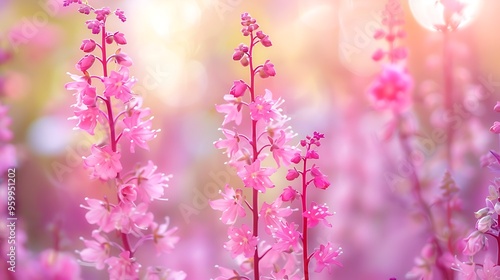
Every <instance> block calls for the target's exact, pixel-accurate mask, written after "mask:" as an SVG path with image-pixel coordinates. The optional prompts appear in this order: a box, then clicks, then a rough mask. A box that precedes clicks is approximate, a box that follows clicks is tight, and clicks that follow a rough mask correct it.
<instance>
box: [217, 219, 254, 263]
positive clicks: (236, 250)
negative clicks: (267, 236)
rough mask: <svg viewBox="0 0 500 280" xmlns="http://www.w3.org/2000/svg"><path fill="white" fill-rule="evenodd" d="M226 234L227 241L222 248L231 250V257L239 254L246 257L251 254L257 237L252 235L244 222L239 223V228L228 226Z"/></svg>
mask: <svg viewBox="0 0 500 280" xmlns="http://www.w3.org/2000/svg"><path fill="white" fill-rule="evenodd" d="M227 234H228V236H229V241H227V242H226V244H225V245H224V248H225V249H226V250H229V251H231V256H232V257H233V258H234V257H236V256H238V255H241V254H243V255H244V256H245V257H247V258H249V257H251V256H253V254H254V252H255V247H256V246H257V237H255V236H253V235H252V232H251V231H250V228H248V226H247V225H246V224H243V225H241V228H236V227H229V229H228V232H227Z"/></svg>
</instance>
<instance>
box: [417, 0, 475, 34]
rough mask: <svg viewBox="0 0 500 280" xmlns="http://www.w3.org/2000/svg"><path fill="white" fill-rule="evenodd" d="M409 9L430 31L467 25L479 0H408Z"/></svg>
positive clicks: (453, 28)
mask: <svg viewBox="0 0 500 280" xmlns="http://www.w3.org/2000/svg"><path fill="white" fill-rule="evenodd" d="M409 2H410V9H411V12H412V14H413V16H414V17H415V19H416V20H417V22H418V23H419V24H420V25H422V26H423V27H425V28H427V29H429V30H432V31H443V30H455V29H457V28H463V27H465V26H467V25H468V24H469V23H470V22H471V21H472V20H473V19H474V18H475V17H476V16H477V14H478V12H479V10H480V7H481V4H482V1H481V0H409Z"/></svg>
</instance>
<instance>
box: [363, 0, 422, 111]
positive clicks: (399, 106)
mask: <svg viewBox="0 0 500 280" xmlns="http://www.w3.org/2000/svg"><path fill="white" fill-rule="evenodd" d="M382 16H383V20H382V24H383V25H385V26H386V30H383V29H379V30H376V31H375V34H374V38H375V39H377V40H385V41H386V42H387V44H388V46H389V48H388V50H383V49H381V48H380V49H378V50H377V51H375V53H374V54H373V56H372V59H373V60H375V61H381V60H382V59H384V58H387V59H388V61H389V63H387V64H384V65H383V66H382V67H383V68H382V72H381V73H380V75H379V76H378V78H377V79H376V80H375V81H374V82H373V83H372V84H371V86H370V88H369V89H368V94H369V97H370V99H371V101H372V102H373V104H374V107H375V108H377V109H381V110H382V109H391V110H395V111H402V110H404V109H405V108H407V107H408V105H409V100H410V98H409V93H410V92H411V90H412V87H413V79H412V77H411V76H410V75H409V74H408V71H407V70H406V66H405V65H404V60H405V59H406V57H407V51H406V48H405V47H403V46H397V45H396V42H397V41H396V40H397V39H401V38H404V37H405V36H406V33H405V31H404V30H403V29H402V28H401V25H402V24H404V20H403V17H402V8H401V4H400V3H399V0H389V2H388V3H387V4H386V5H385V10H384V11H383V13H382ZM400 61H401V62H402V63H399V62H400Z"/></svg>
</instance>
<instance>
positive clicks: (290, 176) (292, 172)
mask: <svg viewBox="0 0 500 280" xmlns="http://www.w3.org/2000/svg"><path fill="white" fill-rule="evenodd" d="M299 176H300V174H299V172H297V170H296V169H288V173H287V174H286V179H287V180H288V181H293V180H295V179H297V178H298V177H299Z"/></svg>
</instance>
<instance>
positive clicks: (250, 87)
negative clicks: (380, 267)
mask: <svg viewBox="0 0 500 280" xmlns="http://www.w3.org/2000/svg"><path fill="white" fill-rule="evenodd" d="M241 25H242V26H243V28H242V30H241V31H242V34H243V36H245V37H247V38H249V45H246V44H240V45H239V46H238V47H237V48H236V49H235V51H234V53H233V60H235V61H239V62H240V63H241V65H242V66H243V67H248V68H249V82H246V81H244V80H236V81H234V82H233V86H232V87H231V89H230V92H229V94H226V95H225V96H224V100H225V101H226V103H224V104H221V105H217V106H216V109H217V111H218V112H220V113H223V114H225V117H224V121H223V123H222V128H221V131H222V133H223V134H224V136H225V139H220V140H218V141H216V142H215V146H216V148H218V149H225V153H226V154H227V155H228V157H229V161H228V164H229V165H231V166H232V167H234V168H235V169H236V171H237V174H238V176H239V177H240V179H241V180H242V182H243V184H244V186H245V187H247V188H250V189H251V200H250V201H247V199H246V196H245V191H244V190H243V189H233V188H232V187H230V186H229V185H226V186H225V188H224V191H223V192H222V191H221V194H222V196H223V198H222V199H218V200H214V201H211V202H210V205H211V207H212V208H213V209H215V210H219V211H222V216H221V221H222V222H223V223H224V224H227V225H229V226H230V227H229V229H228V236H229V241H228V242H226V244H225V246H224V247H225V248H226V249H227V250H229V251H230V252H231V255H232V257H233V258H236V259H237V260H239V263H240V271H241V272H242V273H240V272H238V271H236V270H231V269H227V268H224V267H219V270H220V273H221V276H220V277H218V278H216V279H217V280H222V279H250V278H249V277H247V276H244V275H243V274H252V275H253V279H300V278H301V277H300V276H299V275H300V268H298V267H297V266H298V263H299V261H298V259H297V257H298V256H300V255H301V254H302V255H303V256H304V257H303V269H302V270H303V273H304V277H305V278H306V279H309V268H308V266H309V262H310V259H311V258H312V257H313V256H314V257H315V259H316V260H317V265H318V268H317V269H316V271H318V272H320V271H322V270H323V268H324V267H328V268H329V270H330V267H331V265H332V264H337V265H338V264H340V263H339V262H338V261H337V260H336V259H337V257H338V255H340V254H341V249H337V250H333V247H332V245H331V244H330V243H328V244H326V245H321V246H320V248H319V249H317V250H315V252H314V254H312V255H307V251H308V231H307V229H308V227H312V226H315V225H316V224H317V223H318V222H319V221H325V223H327V224H329V223H328V222H326V220H325V218H326V217H328V216H331V214H330V213H329V212H328V211H327V208H325V207H323V206H317V205H316V204H314V203H313V204H312V205H311V208H307V205H306V202H307V200H306V188H307V186H308V185H309V184H310V183H311V181H314V182H315V184H316V183H317V184H320V185H321V186H322V187H323V188H324V189H326V187H328V186H329V182H328V180H327V178H326V176H325V175H323V174H322V173H321V172H320V171H319V169H318V168H317V167H315V166H313V167H311V168H309V167H308V166H307V159H309V158H310V157H309V156H310V154H312V155H313V157H314V158H318V157H319V156H318V154H317V153H316V152H315V151H313V150H314V149H313V148H312V147H313V146H319V140H320V139H321V138H323V137H324V136H323V135H322V134H319V133H315V134H314V136H313V137H312V138H311V137H308V138H307V140H304V142H303V143H304V145H302V147H307V156H306V155H304V156H301V153H300V150H299V149H298V148H297V147H294V146H291V145H289V144H288V143H289V142H290V140H291V139H293V137H295V134H294V133H293V131H292V130H291V127H290V126H287V122H288V121H289V120H290V118H288V117H287V116H286V115H284V114H283V110H282V109H281V108H280V106H281V105H282V104H283V102H284V101H283V100H282V99H281V98H273V94H272V92H271V91H269V90H267V89H266V90H265V92H264V94H258V93H257V92H256V90H255V84H256V79H257V78H258V77H260V78H264V79H265V78H268V77H273V76H275V75H276V71H275V68H274V64H272V63H271V62H270V60H266V61H265V62H264V63H263V64H258V65H257V64H256V62H255V61H254V57H253V54H254V51H255V48H256V47H257V46H259V45H261V46H263V47H270V46H272V43H271V41H270V39H269V36H268V35H266V34H264V33H263V32H262V31H260V30H258V29H259V25H258V24H257V22H256V20H255V19H254V18H252V17H251V16H250V15H249V14H248V13H244V14H242V15H241ZM247 92H249V94H247ZM244 111H246V112H247V113H246V114H244V113H243V112H244ZM244 123H248V131H245V130H246V129H245V127H244V126H242V124H244ZM230 125H232V127H231V126H230ZM301 143H302V142H301ZM269 155H272V158H273V159H274V163H275V166H276V167H277V168H280V167H282V166H288V165H290V164H291V163H299V162H300V161H301V160H303V161H304V165H303V167H304V168H303V169H302V170H301V171H297V170H296V169H291V170H289V174H288V175H287V179H288V180H294V179H296V178H297V177H298V176H299V173H300V174H302V182H303V185H302V192H300V193H299V192H297V191H296V190H295V189H293V188H292V187H288V188H285V189H284V190H283V193H282V195H280V196H279V197H277V198H276V199H275V200H274V201H273V202H272V203H270V204H269V203H267V202H261V201H260V199H259V196H260V194H262V193H265V192H266V190H267V189H269V188H274V187H275V184H274V183H273V182H272V180H271V178H270V176H271V175H273V174H274V173H275V172H276V171H277V168H275V167H265V164H266V163H267V161H266V158H267V157H268V156H269ZM294 172H295V173H294ZM292 173H293V174H292ZM308 173H311V174H312V175H313V177H314V179H313V180H311V181H308V180H307V174H308ZM319 174H320V175H319ZM316 177H321V179H316ZM298 194H300V195H301V197H302V215H303V219H302V221H303V225H302V231H301V230H298V225H296V224H295V223H294V222H288V221H287V218H288V217H291V215H292V214H293V212H294V211H295V210H296V209H292V208H291V206H287V207H282V205H283V202H286V201H293V199H294V198H295V197H296V195H298ZM247 211H249V212H250V214H251V226H248V225H247V224H245V223H243V224H241V225H240V226H236V225H235V224H236V222H237V220H238V218H243V217H245V216H246V214H247ZM316 212H317V213H316ZM316 214H319V216H317V215H316ZM262 223H263V224H264V228H263V230H262V228H261V227H262V225H261V224H262ZM332 250H333V251H332ZM304 252H305V254H304Z"/></svg>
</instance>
